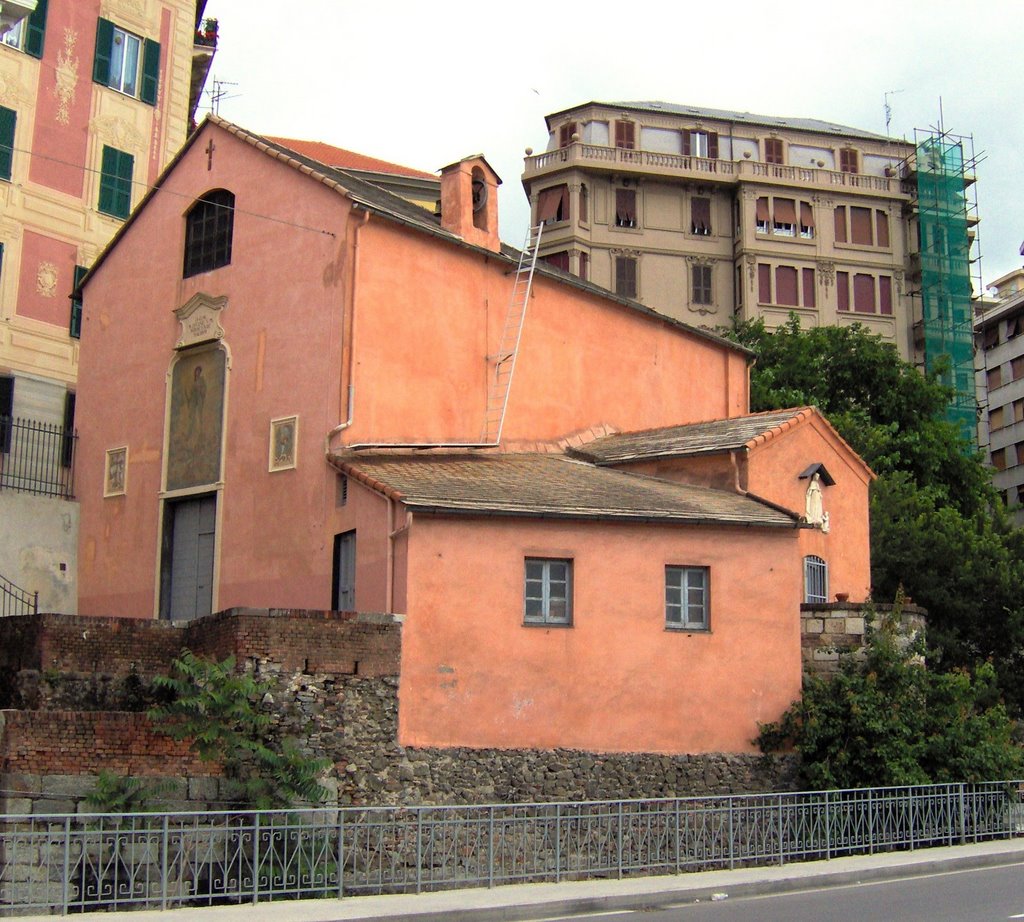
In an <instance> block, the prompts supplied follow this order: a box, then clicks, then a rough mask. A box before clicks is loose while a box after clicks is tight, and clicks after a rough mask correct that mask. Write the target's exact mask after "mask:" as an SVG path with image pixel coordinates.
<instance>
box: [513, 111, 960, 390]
mask: <svg viewBox="0 0 1024 922" xmlns="http://www.w3.org/2000/svg"><path fill="white" fill-rule="evenodd" d="M546 121H547V127H548V131H549V142H548V145H547V150H546V151H545V152H544V153H540V154H533V153H532V152H531V151H529V150H528V151H527V156H526V161H525V171H524V173H523V184H524V186H525V188H526V192H527V195H528V196H529V198H530V202H531V207H532V214H533V219H534V222H533V223H535V224H536V223H540V222H543V223H544V225H545V227H544V230H543V235H542V242H541V247H540V253H541V256H542V257H543V258H544V259H546V260H547V261H548V262H549V263H552V264H553V265H555V266H557V267H559V268H561V269H563V270H564V271H566V272H570V273H572V274H574V275H577V276H580V277H581V278H586V279H588V280H590V281H592V282H594V283H596V284H598V285H602V286H605V287H607V288H609V289H611V290H613V291H615V292H616V293H618V294H620V295H622V296H624V297H629V298H635V299H636V300H638V301H640V302H642V303H643V304H645V305H647V306H648V307H651V308H653V309H655V310H657V311H660V312H662V313H665V314H668V315H670V316H671V317H674V318H676V319H679V320H685V321H688V322H690V323H694V324H697V325H701V326H709V327H714V326H726V325H729V324H731V323H732V321H733V319H734V318H737V319H741V320H746V319H750V318H755V317H761V318H763V319H764V320H765V322H766V323H767V325H768V326H769V327H773V326H776V325H778V324H779V323H782V322H784V321H785V320H786V319H787V318H788V316H789V314H790V312H795V313H796V314H797V315H799V317H800V321H801V323H802V324H803V325H805V326H814V325H824V324H850V323H854V322H859V323H861V324H864V325H865V326H866V327H868V328H869V329H870V330H871V331H873V332H875V333H878V334H879V335H881V336H882V337H883V338H885V339H886V340H887V341H889V342H892V343H894V344H895V345H896V347H897V348H898V350H899V352H900V354H901V355H902V356H904V357H905V358H907V359H910V360H912V361H916V362H918V363H921V364H924V363H926V359H927V356H926V354H925V332H926V329H925V328H926V323H922V320H925V319H926V317H925V315H926V311H924V310H923V306H922V287H923V286H922V283H921V269H922V260H921V257H920V253H919V251H920V249H921V247H920V244H919V232H918V223H919V222H918V211H919V209H918V198H919V195H918V184H917V183H916V182H915V176H916V162H917V160H918V159H919V157H918V156H916V154H917V153H918V148H917V146H916V144H915V143H914V142H908V141H902V140H897V139H893V138H888V137H884V136H882V135H877V134H871V133H870V132H866V131H860V130H858V129H854V128H847V127H844V126H842V125H834V124H831V123H828V122H823V121H817V120H813V119H794V118H776V117H773V116H761V115H751V114H750V113H741V112H725V111H719V110H713V109H702V108H696V107H691V106H681V105H673V104H669V103H661V102H628V103H601V102H588V103H585V104H583V105H579V106H574V107H572V108H570V109H565V110H563V111H561V112H557V113H555V114H553V115H550V116H548V117H547V120H546ZM974 220H975V219H974V218H973V217H971V216H967V215H965V221H964V223H963V224H962V225H961V226H963V227H966V226H967V225H968V224H973V223H974ZM932 243H933V241H931V240H928V241H926V249H929V250H930V249H931V247H932ZM940 245H941V246H942V247H943V259H945V258H946V256H945V246H946V244H945V242H944V241H939V240H935V241H934V247H935V251H936V252H938V248H939V247H940ZM961 249H963V248H961V247H957V248H956V252H958V253H959V252H960V250H961ZM925 300H926V301H927V293H926V294H925ZM950 321H951V322H952V318H950ZM961 325H963V326H964V327H965V329H964V331H963V334H962V337H966V338H967V340H968V341H969V339H970V317H969V309H968V311H967V314H966V316H965V318H963V323H962V324H961ZM962 337H961V338H962ZM942 342H943V347H944V348H945V347H946V344H945V340H942ZM971 375H972V373H971V369H970V368H969V367H968V368H967V370H966V378H965V382H966V387H967V388H968V389H970V388H971Z"/></svg>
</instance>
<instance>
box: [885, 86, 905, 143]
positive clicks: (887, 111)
mask: <svg viewBox="0 0 1024 922" xmlns="http://www.w3.org/2000/svg"><path fill="white" fill-rule="evenodd" d="M902 92H903V90H888V91H887V92H886V93H885V133H886V135H888V134H889V124H890V122H892V106H890V105H889V97H890V96H895V95H896V94H897V93H902Z"/></svg>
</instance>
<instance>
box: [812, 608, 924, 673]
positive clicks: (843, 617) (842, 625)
mask: <svg viewBox="0 0 1024 922" xmlns="http://www.w3.org/2000/svg"><path fill="white" fill-rule="evenodd" d="M895 608H896V607H895V606H893V605H873V604H865V603H863V602H829V603H827V604H822V605H819V604H805V605H801V606H800V652H801V655H802V657H803V664H804V672H805V673H810V674H818V675H830V674H832V673H835V672H836V671H838V669H839V657H840V654H842V653H850V652H853V651H855V650H859V649H861V648H862V647H863V646H864V642H865V637H866V633H867V630H868V628H869V626H870V625H871V623H872V621H873V620H875V619H877V618H879V617H880V616H882V615H885V614H891V613H892V612H893V611H894V610H895ZM926 618H927V614H926V612H925V610H924V609H923V608H920V607H919V606H917V605H913V604H908V603H904V604H902V605H901V606H900V622H901V625H902V629H903V632H904V633H905V635H906V636H907V637H913V636H916V635H917V634H918V633H919V632H921V631H924V629H925V623H926Z"/></svg>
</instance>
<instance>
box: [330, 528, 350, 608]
mask: <svg viewBox="0 0 1024 922" xmlns="http://www.w3.org/2000/svg"><path fill="white" fill-rule="evenodd" d="M333 590H334V591H333V592H332V593H331V608H333V609H334V610H335V611H355V607H356V533H355V532H354V531H346V532H343V533H342V534H340V535H335V536H334V586H333Z"/></svg>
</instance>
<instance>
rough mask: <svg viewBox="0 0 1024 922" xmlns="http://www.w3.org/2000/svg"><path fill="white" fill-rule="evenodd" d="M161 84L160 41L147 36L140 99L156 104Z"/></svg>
mask: <svg viewBox="0 0 1024 922" xmlns="http://www.w3.org/2000/svg"><path fill="white" fill-rule="evenodd" d="M159 86H160V43H159V42H154V41H151V40H150V39H148V38H147V39H146V40H145V43H144V45H143V50H142V91H141V92H140V93H139V99H141V100H142V101H143V102H148V103H149V104H150V105H151V106H155V105H156V94H157V89H158V87H159Z"/></svg>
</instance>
